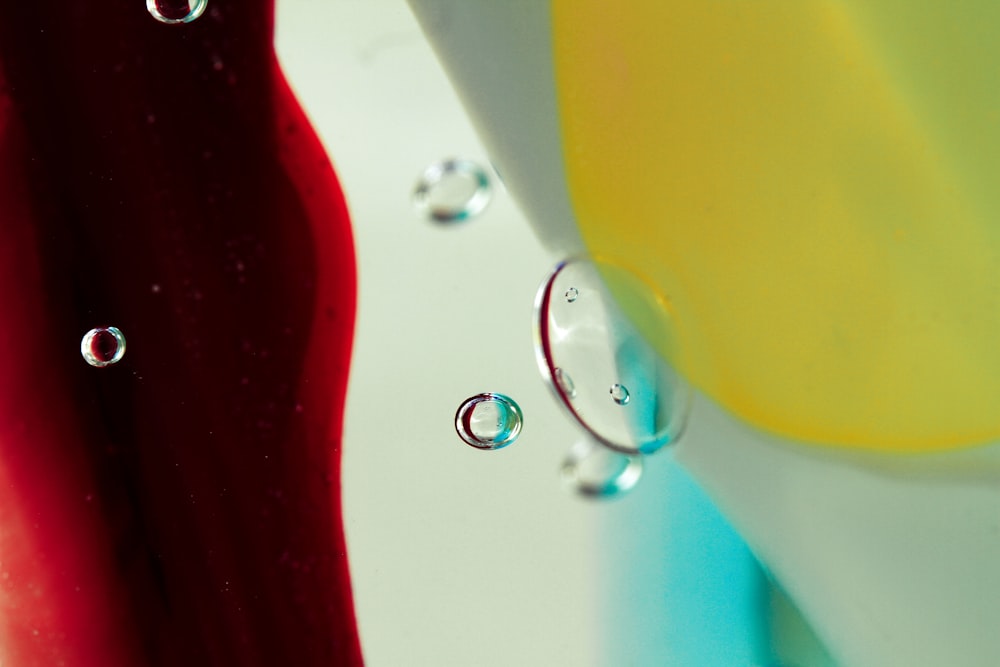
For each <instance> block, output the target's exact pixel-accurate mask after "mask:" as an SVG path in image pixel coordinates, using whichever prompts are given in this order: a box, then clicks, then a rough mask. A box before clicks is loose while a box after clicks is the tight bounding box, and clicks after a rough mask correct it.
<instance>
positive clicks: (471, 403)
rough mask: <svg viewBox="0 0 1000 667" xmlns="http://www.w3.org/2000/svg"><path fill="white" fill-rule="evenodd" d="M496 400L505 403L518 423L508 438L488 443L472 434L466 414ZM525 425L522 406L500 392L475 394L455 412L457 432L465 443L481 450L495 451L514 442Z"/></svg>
mask: <svg viewBox="0 0 1000 667" xmlns="http://www.w3.org/2000/svg"><path fill="white" fill-rule="evenodd" d="M494 401H495V402H499V403H503V404H504V406H505V407H506V408H507V409H509V410H510V411H511V412H512V413H513V414H514V416H515V417H516V423H515V425H514V428H512V429H511V430H510V431H509V432H508V435H507V437H506V438H504V439H503V440H499V441H494V442H491V443H488V444H487V443H484V442H483V441H482V440H480V439H478V438H476V437H474V436H473V435H472V434H471V432H470V430H469V429H468V428H466V424H465V420H466V415H470V414H471V413H472V411H473V410H474V409H475V407H476V406H477V405H479V404H480V403H488V402H494ZM523 427H524V413H523V412H521V406H520V405H518V404H517V401H515V400H514V399H513V398H511V397H510V396H508V395H506V394H501V393H499V392H493V391H487V392H483V393H480V394H476V395H475V396H470V397H469V398H466V399H465V400H464V401H462V403H461V405H459V406H458V410H457V411H456V412H455V432H456V433H458V437H459V438H461V439H462V441H463V442H464V443H465V444H467V445H469V446H470V447H473V448H475V449H478V450H481V451H487V452H493V451H496V450H498V449H503V448H504V447H507V446H509V445H511V444H513V443H514V441H515V440H517V439H518V437H519V436H520V435H521V429H522V428H523Z"/></svg>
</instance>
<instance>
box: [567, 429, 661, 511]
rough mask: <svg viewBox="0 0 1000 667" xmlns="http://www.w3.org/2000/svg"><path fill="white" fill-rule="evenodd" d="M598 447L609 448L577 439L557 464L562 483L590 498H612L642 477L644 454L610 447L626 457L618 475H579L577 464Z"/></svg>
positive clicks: (578, 465) (625, 490) (624, 492)
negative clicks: (594, 478) (595, 478)
mask: <svg viewBox="0 0 1000 667" xmlns="http://www.w3.org/2000/svg"><path fill="white" fill-rule="evenodd" d="M598 448H601V449H604V450H608V449H609V448H608V447H605V446H604V443H601V442H597V441H595V440H590V439H583V440H580V441H578V442H577V443H576V444H574V445H573V446H572V447H570V448H569V451H568V452H567V453H566V458H564V459H563V462H562V465H561V466H560V468H559V476H560V477H561V478H562V481H563V484H564V485H565V486H566V487H569V488H571V489H572V490H573V491H575V492H576V493H578V494H579V495H581V496H583V497H584V498H588V499H590V500H614V499H617V498H621V497H622V496H624V495H625V494H627V493H628V492H629V491H631V490H632V489H634V488H635V486H636V485H637V484H638V483H639V482H640V481H641V480H642V475H643V472H644V471H645V457H644V456H643V455H642V454H626V453H625V452H621V451H618V450H616V449H611V451H610V453H611V454H613V455H615V456H622V457H624V458H625V459H627V463H626V464H625V467H624V468H622V471H621V472H619V473H618V474H617V475H615V476H614V477H612V478H611V479H608V480H606V481H604V482H594V481H590V480H586V479H584V478H583V477H582V476H581V475H580V464H581V463H583V462H584V461H585V460H587V458H588V457H590V456H593V455H594V454H595V453H597V452H598Z"/></svg>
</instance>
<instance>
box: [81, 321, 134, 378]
mask: <svg viewBox="0 0 1000 667" xmlns="http://www.w3.org/2000/svg"><path fill="white" fill-rule="evenodd" d="M80 354H82V355H83V358H84V360H85V361H86V362H87V363H88V364H90V365H91V366H94V367H96V368H104V367H105V366H111V365H112V364H117V363H118V362H119V361H121V360H122V357H123V356H125V335H124V334H123V333H122V332H121V330H120V329H118V328H117V327H97V328H95V329H91V330H90V331H88V332H87V333H85V334H84V335H83V340H81V341H80Z"/></svg>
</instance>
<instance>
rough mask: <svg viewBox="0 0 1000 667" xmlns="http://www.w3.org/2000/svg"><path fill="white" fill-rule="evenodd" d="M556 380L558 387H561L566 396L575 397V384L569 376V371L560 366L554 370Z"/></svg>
mask: <svg viewBox="0 0 1000 667" xmlns="http://www.w3.org/2000/svg"><path fill="white" fill-rule="evenodd" d="M555 376H556V382H557V383H559V388H560V389H562V391H563V393H564V394H565V395H566V398H576V385H575V384H573V378H571V377H570V376H569V373H567V372H566V371H564V370H563V369H561V368H557V369H556V370H555Z"/></svg>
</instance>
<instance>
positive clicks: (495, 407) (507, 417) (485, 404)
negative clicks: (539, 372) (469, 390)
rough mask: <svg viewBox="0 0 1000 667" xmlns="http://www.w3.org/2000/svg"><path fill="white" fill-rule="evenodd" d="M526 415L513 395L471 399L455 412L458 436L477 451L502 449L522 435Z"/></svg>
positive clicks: (483, 395) (487, 394)
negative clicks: (522, 425) (511, 396)
mask: <svg viewBox="0 0 1000 667" xmlns="http://www.w3.org/2000/svg"><path fill="white" fill-rule="evenodd" d="M523 421H524V416H523V415H522V413H521V408H520V406H518V404H517V403H516V402H515V401H514V399H512V398H510V397H509V396H504V395H503V394H495V393H485V394H478V395H476V396H473V397H471V398H467V399H466V400H465V401H464V402H463V403H462V405H461V406H460V407H459V408H458V412H457V413H455V430H456V431H457V432H458V436H459V437H460V438H462V440H464V441H465V442H466V444H469V445H471V446H473V447H475V448H476V449H486V450H496V449H502V448H504V447H506V446H507V445H509V444H511V443H512V442H514V441H515V440H517V436H518V435H520V434H521V424H522V422H523Z"/></svg>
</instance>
